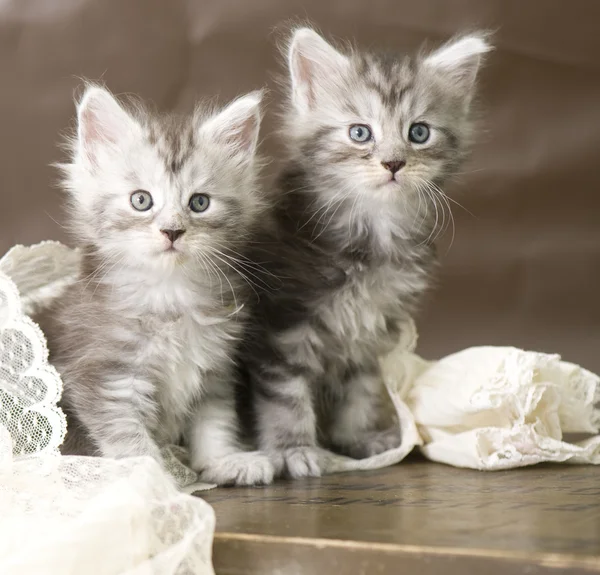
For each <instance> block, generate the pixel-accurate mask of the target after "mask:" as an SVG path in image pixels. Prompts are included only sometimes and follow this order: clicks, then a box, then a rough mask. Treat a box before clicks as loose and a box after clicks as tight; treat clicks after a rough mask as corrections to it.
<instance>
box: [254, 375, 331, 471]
mask: <svg viewBox="0 0 600 575" xmlns="http://www.w3.org/2000/svg"><path fill="white" fill-rule="evenodd" d="M253 379H254V382H253V390H254V395H255V408H256V417H257V427H258V441H259V447H260V449H262V450H264V451H266V452H267V453H269V455H270V456H271V459H272V461H273V463H274V465H275V470H276V472H277V474H282V473H283V472H284V471H285V472H287V474H288V475H289V476H291V477H294V478H298V477H318V476H319V475H321V469H320V466H319V458H318V453H317V450H316V446H317V420H316V415H315V411H314V407H313V399H312V394H311V389H310V384H309V380H308V378H307V377H306V376H302V375H295V376H294V375H292V373H291V372H290V370H287V369H286V368H284V367H281V366H279V367H277V368H271V369H268V370H262V373H260V375H258V374H254V376H253Z"/></svg>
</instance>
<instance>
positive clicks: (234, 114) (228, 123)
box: [201, 90, 264, 156]
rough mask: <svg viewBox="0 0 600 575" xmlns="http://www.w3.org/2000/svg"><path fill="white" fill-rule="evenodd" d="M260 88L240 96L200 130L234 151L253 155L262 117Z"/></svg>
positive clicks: (261, 92) (261, 93)
mask: <svg viewBox="0 0 600 575" xmlns="http://www.w3.org/2000/svg"><path fill="white" fill-rule="evenodd" d="M263 96H264V93H263V91H262V90H256V91H254V92H250V93H249V94H246V95H245V96H241V97H239V98H237V99H236V100H234V101H233V102H231V103H230V104H229V105H228V106H226V107H225V108H224V109H223V110H221V112H219V113H218V114H217V115H216V116H214V117H213V118H211V119H210V120H208V122H206V123H205V124H204V125H203V126H202V128H201V131H202V132H203V133H204V134H207V135H208V136H209V137H211V138H214V139H215V140H217V141H218V142H220V143H221V144H223V145H224V146H226V147H228V148H230V149H231V150H232V151H233V152H234V153H243V154H245V155H247V156H248V155H250V156H252V155H254V153H255V151H256V146H257V144H258V134H259V131H260V122H261V119H262V111H261V103H262V99H263Z"/></svg>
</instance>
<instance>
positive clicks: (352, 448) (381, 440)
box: [342, 427, 402, 459]
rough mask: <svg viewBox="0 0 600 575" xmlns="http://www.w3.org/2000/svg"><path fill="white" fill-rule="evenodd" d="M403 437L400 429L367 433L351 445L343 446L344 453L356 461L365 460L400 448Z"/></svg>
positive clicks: (392, 428)
mask: <svg viewBox="0 0 600 575" xmlns="http://www.w3.org/2000/svg"><path fill="white" fill-rule="evenodd" d="M401 442H402V436H401V433H400V428H399V427H391V428H389V429H386V430H384V431H371V432H368V433H366V434H365V435H364V436H362V437H361V438H360V439H358V440H357V441H356V442H354V443H353V444H351V445H346V446H343V448H342V451H343V452H344V453H346V454H348V455H349V456H350V457H353V458H354V459H365V458H367V457H372V456H373V455H378V454H379V453H383V452H384V451H388V450H389V449H394V448H396V447H399V446H400V443H401Z"/></svg>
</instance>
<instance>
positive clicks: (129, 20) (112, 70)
mask: <svg viewBox="0 0 600 575" xmlns="http://www.w3.org/2000/svg"><path fill="white" fill-rule="evenodd" d="M289 18H300V19H310V20H311V21H312V22H313V23H314V24H315V25H316V26H317V27H319V28H320V29H321V31H323V32H324V33H325V34H327V35H330V36H332V37H334V38H335V37H337V38H350V37H353V38H356V40H357V41H358V43H359V44H360V45H362V46H364V47H373V48H374V47H377V46H382V47H386V48H393V49H397V50H399V51H401V52H402V51H412V50H414V49H415V48H417V47H418V46H419V45H420V44H421V43H422V42H423V41H424V40H428V41H429V42H431V43H437V42H441V41H443V40H446V39H447V38H448V37H449V36H450V35H452V34H454V33H456V32H458V31H461V30H465V29H472V28H475V27H479V26H483V27H486V28H493V29H495V30H497V32H496V35H495V38H494V42H495V44H496V46H497V49H496V51H495V52H494V53H493V54H492V55H491V57H490V59H489V61H488V66H487V68H486V69H484V70H483V73H482V75H481V86H482V97H483V101H484V103H485V106H486V122H485V126H484V128H485V129H484V130H483V131H482V134H481V137H480V138H479V144H478V146H477V148H476V150H475V154H474V156H473V158H472V160H471V161H470V163H469V164H468V165H467V166H465V168H464V173H462V174H461V176H460V178H459V180H458V181H457V182H456V184H454V185H453V186H452V189H451V190H449V193H450V195H451V196H452V197H453V198H454V199H455V200H456V201H457V202H459V203H460V204H462V206H464V209H463V208H460V207H458V206H456V205H454V208H453V212H454V218H455V223H456V227H455V234H454V241H453V242H451V239H452V232H451V230H449V231H448V233H446V234H445V236H444V237H443V238H442V240H441V242H440V253H441V255H442V258H443V267H442V274H441V277H440V282H439V285H438V288H437V290H436V291H435V293H433V294H432V295H431V297H430V298H429V300H428V302H427V304H426V306H425V308H424V310H423V313H422V315H421V316H420V317H419V318H418V325H419V331H420V342H419V350H420V352H421V354H422V355H424V356H426V357H430V358H433V357H438V356H440V355H442V354H447V353H450V352H453V351H456V350H459V349H461V348H464V347H467V346H471V345H486V344H493V345H513V346H517V347H523V348H527V349H535V350H540V351H547V352H557V353H560V354H561V355H563V357H564V358H565V359H567V360H570V361H574V362H577V363H581V364H582V365H584V366H586V367H588V368H589V369H592V370H595V371H600V28H599V26H600V24H599V22H600V3H599V2H597V1H596V0H302V1H296V0H168V1H167V0H0V78H1V85H0V253H4V252H5V251H6V250H7V249H8V248H9V247H10V246H11V245H13V244H15V243H24V244H29V243H34V242H38V241H40V240H44V239H58V240H65V239H66V238H65V236H64V234H63V230H62V229H61V227H60V225H59V224H58V223H57V222H60V221H61V219H62V217H63V216H62V213H61V207H60V206H61V194H60V192H59V191H58V190H57V188H56V185H55V182H56V176H57V174H56V172H55V171H54V170H53V169H52V168H51V167H50V164H51V163H52V162H54V161H57V160H59V159H60V158H61V157H62V156H61V152H60V150H59V149H58V148H57V146H56V144H57V142H59V140H60V138H59V133H60V132H61V131H62V130H64V129H65V128H67V127H68V126H69V125H70V123H71V122H72V120H73V113H74V107H73V95H74V92H75V90H76V88H77V86H78V85H79V80H78V78H79V77H86V78H90V79H93V80H102V81H104V82H105V83H106V84H107V86H108V87H109V88H110V89H111V90H112V91H113V92H115V93H117V94H120V93H125V92H133V93H136V94H138V95H140V96H141V97H142V98H144V99H145V100H150V101H153V102H154V103H155V104H156V105H157V106H158V107H159V108H162V109H177V110H181V111H188V110H189V109H191V107H192V105H193V102H194V100H195V99H196V98H198V97H202V96H213V95H218V96H220V98H221V99H222V101H226V100H228V99H230V98H232V97H234V96H236V95H238V94H240V93H242V92H246V91H248V90H252V89H255V88H259V87H262V86H264V85H268V86H270V87H271V88H274V89H275V88H276V87H275V84H274V82H273V81H272V75H271V73H270V71H272V70H273V69H278V68H277V66H278V60H277V57H276V50H275V46H274V44H275V40H276V34H275V33H274V28H275V26H276V25H277V24H279V23H281V22H282V21H285V20H287V19H289ZM277 100H278V98H277V93H276V92H274V93H272V94H271V101H270V105H269V112H270V113H269V115H268V117H267V121H266V123H265V125H264V135H265V137H266V135H267V134H269V132H270V131H271V130H272V128H273V127H274V125H275V122H274V120H273V116H274V115H273V111H274V110H275V109H276V105H277ZM265 151H266V152H268V153H270V154H273V155H275V156H276V155H277V154H276V152H277V146H276V145H275V142H274V141H273V140H272V139H270V138H268V137H266V140H265ZM274 166H276V164H274ZM451 243H452V245H451V247H450V244H451Z"/></svg>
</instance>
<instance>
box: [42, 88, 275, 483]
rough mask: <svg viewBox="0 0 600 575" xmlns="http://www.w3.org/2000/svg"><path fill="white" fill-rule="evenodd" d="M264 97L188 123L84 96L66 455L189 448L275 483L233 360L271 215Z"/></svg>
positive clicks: (74, 196)
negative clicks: (250, 249) (262, 221)
mask: <svg viewBox="0 0 600 575" xmlns="http://www.w3.org/2000/svg"><path fill="white" fill-rule="evenodd" d="M261 97H262V94H261V93H260V92H254V93H250V94H248V95H246V96H244V97H241V98H239V99H237V100H235V101H234V102H233V103H231V104H230V105H229V106H227V107H226V108H225V109H223V110H222V111H220V112H218V113H215V112H214V111H213V112H211V111H209V110H203V109H202V108H200V107H198V108H197V109H196V110H195V111H194V113H193V115H192V116H191V117H188V118H177V117H170V116H168V117H159V116H155V115H153V114H151V113H149V112H148V111H146V110H144V109H143V108H142V107H139V106H137V107H131V108H130V109H127V108H125V107H123V106H122V105H121V104H120V103H119V102H118V101H117V100H116V99H115V98H114V97H113V96H112V95H111V94H110V93H109V92H108V91H106V90H105V89H102V88H99V87H94V86H91V87H89V88H88V89H87V90H86V92H85V94H84V96H83V98H82V99H81V102H80V103H79V105H78V109H77V113H78V130H77V135H76V137H74V138H73V142H72V158H71V162H70V163H68V164H66V165H62V166H60V167H61V168H62V171H63V172H64V174H65V181H64V185H65V188H66V190H67V192H68V194H69V200H70V201H69V207H70V218H71V224H72V227H73V230H74V232H75V236H76V238H77V241H78V244H79V246H80V247H81V248H82V252H83V272H82V277H81V280H80V281H79V282H78V283H77V284H76V285H74V286H73V287H72V288H71V289H70V290H69V292H68V293H67V294H66V296H65V298H64V299H63V300H62V302H61V305H60V306H59V309H57V310H56V313H55V314H54V317H52V318H51V323H50V325H48V326H47V327H46V330H47V335H48V339H49V343H50V348H51V353H52V361H53V363H54V364H55V365H56V367H57V369H58V370H59V372H60V373H61V375H62V378H63V381H64V394H63V400H62V404H63V407H64V409H65V411H66V412H67V414H68V418H69V432H68V436H67V440H66V443H65V446H64V453H75V454H87V455H92V454H97V455H103V456H108V457H116V458H121V457H128V456H141V455H148V456H151V457H154V458H156V459H157V460H159V461H160V459H161V456H160V448H161V447H163V446H164V445H166V444H170V443H177V442H179V441H180V440H184V441H185V442H186V443H188V444H189V448H190V460H191V465H192V467H193V468H194V469H196V470H197V471H199V472H201V477H202V478H203V479H204V480H206V481H210V482H216V483H219V484H229V483H235V484H255V483H268V482H270V481H271V480H272V476H273V469H272V465H271V464H270V463H269V460H268V459H267V458H266V457H265V456H263V455H260V454H256V453H245V452H242V451H241V449H240V447H239V446H238V445H237V437H236V433H237V419H236V414H235V400H234V385H233V382H234V375H233V367H234V364H233V359H232V358H233V357H234V356H235V349H236V346H237V341H238V340H239V339H240V338H241V335H242V331H243V328H244V324H245V321H246V320H245V318H246V311H245V309H244V304H245V302H246V300H247V299H248V297H249V294H248V293H247V290H246V288H247V287H248V286H246V284H245V282H244V281H243V275H244V272H243V271H242V270H243V267H244V264H243V263H242V262H241V261H240V259H239V258H238V256H237V255H236V254H237V253H238V250H240V249H243V246H244V243H245V241H247V240H248V239H249V238H250V237H251V235H252V233H253V232H252V230H253V229H254V227H255V225H256V222H257V219H258V218H259V217H260V216H261V213H262V210H263V205H264V204H263V200H262V198H261V194H260V190H259V186H258V183H257V177H258V168H259V160H258V158H257V156H256V146H257V140H258V132H259V125H260V120H261V110H260V104H261ZM238 263H239V264H240V265H241V268H239V267H237V265H238Z"/></svg>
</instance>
